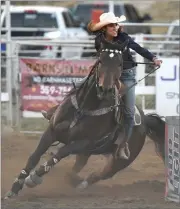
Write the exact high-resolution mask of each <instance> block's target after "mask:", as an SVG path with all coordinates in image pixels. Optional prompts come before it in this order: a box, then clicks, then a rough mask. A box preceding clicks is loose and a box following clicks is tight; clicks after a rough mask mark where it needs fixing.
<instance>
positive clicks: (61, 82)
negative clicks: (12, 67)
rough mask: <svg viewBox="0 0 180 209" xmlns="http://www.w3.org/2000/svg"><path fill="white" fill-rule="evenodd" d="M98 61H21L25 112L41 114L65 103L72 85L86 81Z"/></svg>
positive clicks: (22, 59) (23, 59)
mask: <svg viewBox="0 0 180 209" xmlns="http://www.w3.org/2000/svg"><path fill="white" fill-rule="evenodd" d="M94 62H95V61H94V60H68V61H67V60H43V59H25V58H21V59H20V72H21V79H22V81H21V99H22V101H21V104H22V106H21V108H22V110H23V111H33V112H40V111H41V110H47V109H49V108H51V107H53V106H54V105H56V104H58V103H61V102H62V100H63V99H64V96H65V95H66V93H67V92H69V91H70V90H71V88H72V82H78V81H80V80H81V79H82V78H83V77H85V76H86V75H87V74H88V73H89V70H90V66H91V65H93V64H94Z"/></svg>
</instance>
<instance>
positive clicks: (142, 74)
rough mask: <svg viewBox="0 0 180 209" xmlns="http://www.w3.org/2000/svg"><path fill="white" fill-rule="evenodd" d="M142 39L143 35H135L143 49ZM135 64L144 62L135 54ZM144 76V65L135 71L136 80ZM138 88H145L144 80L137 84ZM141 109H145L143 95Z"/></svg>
mask: <svg viewBox="0 0 180 209" xmlns="http://www.w3.org/2000/svg"><path fill="white" fill-rule="evenodd" d="M143 39H144V36H143V34H137V35H136V38H135V41H136V42H137V43H139V45H141V46H142V47H143V43H142V41H143ZM136 62H144V58H143V57H142V56H141V55H139V54H137V55H136ZM144 76H145V65H138V67H137V71H136V79H137V80H140V79H142V78H143V77H144ZM138 86H145V79H144V80H142V81H141V82H140V83H138ZM142 109H143V110H144V109H145V96H144V95H143V96H142Z"/></svg>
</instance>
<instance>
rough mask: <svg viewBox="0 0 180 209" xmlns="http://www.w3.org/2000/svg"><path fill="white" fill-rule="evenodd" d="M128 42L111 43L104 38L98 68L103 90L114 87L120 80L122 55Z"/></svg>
mask: <svg viewBox="0 0 180 209" xmlns="http://www.w3.org/2000/svg"><path fill="white" fill-rule="evenodd" d="M127 44H128V41H125V42H124V43H122V44H119V43H111V42H109V41H107V40H105V38H103V40H102V44H101V49H100V56H99V61H100V64H99V68H98V78H99V81H98V82H99V83H98V84H99V86H101V87H102V89H103V90H108V89H112V88H113V87H114V86H115V85H116V84H117V82H119V78H120V76H121V73H122V70H123V57H122V55H123V52H124V50H125V48H126V46H127Z"/></svg>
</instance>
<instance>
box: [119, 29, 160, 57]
mask: <svg viewBox="0 0 180 209" xmlns="http://www.w3.org/2000/svg"><path fill="white" fill-rule="evenodd" d="M121 35H123V38H124V40H127V39H129V44H128V47H129V48H131V49H133V50H134V51H136V52H137V53H138V54H140V55H141V56H142V57H144V58H146V59H148V60H150V61H153V60H154V59H155V58H156V56H155V55H154V54H152V53H151V52H150V51H148V50H147V49H145V48H143V47H141V46H140V45H139V44H138V43H136V42H135V41H133V39H132V38H131V37H130V36H128V34H127V33H122V34H121Z"/></svg>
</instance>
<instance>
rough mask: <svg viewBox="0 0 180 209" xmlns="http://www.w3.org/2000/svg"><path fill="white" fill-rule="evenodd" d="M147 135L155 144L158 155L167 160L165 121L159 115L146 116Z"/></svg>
mask: <svg viewBox="0 0 180 209" xmlns="http://www.w3.org/2000/svg"><path fill="white" fill-rule="evenodd" d="M145 124H146V134H147V136H149V138H150V139H151V140H153V142H154V143H155V147H156V153H157V154H158V155H159V156H160V157H161V158H162V159H163V161H164V160H165V121H164V120H163V117H161V116H159V115H158V114H153V113H151V114H147V115H145Z"/></svg>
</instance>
